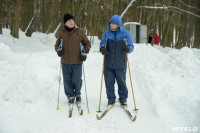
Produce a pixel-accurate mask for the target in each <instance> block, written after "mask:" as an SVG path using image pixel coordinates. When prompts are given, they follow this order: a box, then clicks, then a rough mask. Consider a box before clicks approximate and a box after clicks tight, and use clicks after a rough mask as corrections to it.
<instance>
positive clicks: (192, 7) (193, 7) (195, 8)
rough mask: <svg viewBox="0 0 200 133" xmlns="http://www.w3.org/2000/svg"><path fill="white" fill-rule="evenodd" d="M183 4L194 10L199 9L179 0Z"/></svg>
mask: <svg viewBox="0 0 200 133" xmlns="http://www.w3.org/2000/svg"><path fill="white" fill-rule="evenodd" d="M179 1H180V2H181V3H182V4H183V5H184V6H187V7H189V8H193V9H196V10H198V11H200V10H199V9H198V8H196V7H193V6H188V5H186V4H185V3H184V2H183V1H182V0H179Z"/></svg>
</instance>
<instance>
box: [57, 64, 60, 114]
mask: <svg viewBox="0 0 200 133" xmlns="http://www.w3.org/2000/svg"><path fill="white" fill-rule="evenodd" d="M58 82H59V87H58V101H57V110H59V109H60V108H59V97H60V83H61V63H60V72H59V77H58Z"/></svg>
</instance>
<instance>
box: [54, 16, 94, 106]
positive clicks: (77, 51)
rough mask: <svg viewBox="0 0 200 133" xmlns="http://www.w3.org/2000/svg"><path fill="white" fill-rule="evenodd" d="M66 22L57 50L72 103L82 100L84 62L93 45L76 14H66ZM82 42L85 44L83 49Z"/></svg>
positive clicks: (59, 36)
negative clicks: (76, 21) (78, 24)
mask: <svg viewBox="0 0 200 133" xmlns="http://www.w3.org/2000/svg"><path fill="white" fill-rule="evenodd" d="M64 24H65V26H64V27H63V28H62V29H61V30H60V31H59V32H58V35H57V41H56V45H55V50H56V51H57V53H58V56H60V57H61V64H62V73H63V83H64V89H65V94H66V96H67V98H68V99H69V103H70V104H72V103H74V100H75V98H76V102H81V86H82V79H81V77H82V63H83V61H85V60H86V53H89V50H90V47H91V45H90V42H89V40H88V38H87V36H86V35H85V32H84V30H83V29H82V28H79V27H78V26H77V25H76V24H75V19H74V16H72V15H71V14H68V13H67V14H65V15H64ZM61 39H62V40H63V48H62V51H61V50H60V46H61V45H60V44H61ZM80 44H83V46H84V48H83V49H82V51H81V47H80Z"/></svg>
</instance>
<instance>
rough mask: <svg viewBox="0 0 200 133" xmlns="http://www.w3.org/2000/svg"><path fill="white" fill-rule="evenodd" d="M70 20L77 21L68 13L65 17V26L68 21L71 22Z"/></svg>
mask: <svg viewBox="0 0 200 133" xmlns="http://www.w3.org/2000/svg"><path fill="white" fill-rule="evenodd" d="M70 19H73V20H75V19H74V16H72V15H71V14H69V13H66V14H65V15H64V24H65V23H66V22H67V21H68V20H70Z"/></svg>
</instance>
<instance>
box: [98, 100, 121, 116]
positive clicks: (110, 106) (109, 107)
mask: <svg viewBox="0 0 200 133" xmlns="http://www.w3.org/2000/svg"><path fill="white" fill-rule="evenodd" d="M117 102H118V101H116V102H115V103H117ZM115 103H114V104H113V105H108V107H107V108H106V110H105V111H104V112H103V113H102V114H101V115H100V116H99V115H98V114H97V119H98V120H101V119H102V118H103V117H104V116H105V115H106V113H107V112H108V111H109V110H110V109H111V108H112V107H113V106H114V105H115Z"/></svg>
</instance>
